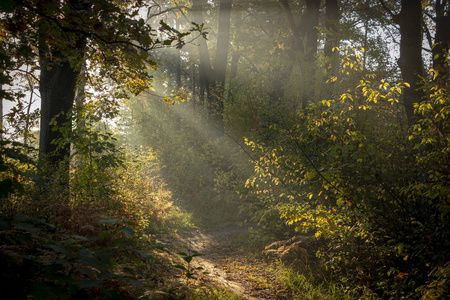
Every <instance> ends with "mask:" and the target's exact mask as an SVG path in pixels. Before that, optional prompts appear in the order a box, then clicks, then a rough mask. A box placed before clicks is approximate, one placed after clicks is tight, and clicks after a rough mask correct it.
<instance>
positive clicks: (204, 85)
mask: <svg viewBox="0 0 450 300" xmlns="http://www.w3.org/2000/svg"><path fill="white" fill-rule="evenodd" d="M205 6H206V1H205V0H193V5H192V15H193V19H194V22H196V23H197V24H199V25H201V24H202V23H203V16H202V14H203V11H204V9H205ZM198 43H199V45H198V54H199V78H200V102H201V103H204V104H206V105H208V103H205V102H208V101H205V99H204V95H205V92H206V93H208V97H209V92H210V91H209V87H211V86H212V85H213V83H214V81H215V74H214V71H213V69H212V66H211V58H210V55H209V51H208V45H207V44H206V40H205V39H204V38H202V37H200V39H199V40H198Z"/></svg>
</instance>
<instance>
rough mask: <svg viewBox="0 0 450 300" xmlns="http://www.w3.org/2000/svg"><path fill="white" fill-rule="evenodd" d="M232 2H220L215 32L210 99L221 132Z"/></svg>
mask: <svg viewBox="0 0 450 300" xmlns="http://www.w3.org/2000/svg"><path fill="white" fill-rule="evenodd" d="M231 5H232V0H220V6H219V28H218V32H217V50H216V57H215V60H214V72H215V75H216V77H215V84H214V93H213V95H211V96H212V99H211V102H212V105H213V110H214V115H215V117H214V119H215V121H216V122H217V125H218V126H219V128H220V129H221V130H223V128H224V124H223V109H224V95H225V78H226V73H227V62H228V51H229V48H230V17H231Z"/></svg>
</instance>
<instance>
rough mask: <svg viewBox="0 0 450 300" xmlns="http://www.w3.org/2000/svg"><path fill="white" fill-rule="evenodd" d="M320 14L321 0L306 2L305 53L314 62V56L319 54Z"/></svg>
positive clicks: (307, 0) (308, 0)
mask: <svg viewBox="0 0 450 300" xmlns="http://www.w3.org/2000/svg"><path fill="white" fill-rule="evenodd" d="M319 12H320V0H306V14H305V15H304V16H303V17H304V18H305V20H304V22H305V23H304V25H305V31H306V43H305V52H306V56H307V59H308V60H310V59H312V60H314V55H315V54H316V53H317V45H318V41H317V35H318V31H317V26H318V25H319Z"/></svg>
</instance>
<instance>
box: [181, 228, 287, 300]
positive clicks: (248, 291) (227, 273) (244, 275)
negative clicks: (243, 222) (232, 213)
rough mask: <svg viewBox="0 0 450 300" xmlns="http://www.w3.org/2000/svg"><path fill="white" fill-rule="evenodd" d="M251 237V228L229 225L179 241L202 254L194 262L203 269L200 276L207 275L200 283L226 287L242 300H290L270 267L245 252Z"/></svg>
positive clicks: (203, 230) (201, 230) (196, 231)
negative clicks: (246, 241)
mask: <svg viewBox="0 0 450 300" xmlns="http://www.w3.org/2000/svg"><path fill="white" fill-rule="evenodd" d="M248 236H249V228H248V227H240V226H238V225H237V224H232V223H229V224H224V225H221V226H217V227H213V228H195V229H193V230H190V231H188V232H186V233H183V234H179V239H178V241H179V242H181V243H183V244H184V245H185V246H187V247H188V248H189V249H192V250H196V251H198V252H199V253H201V254H202V256H197V257H194V258H193V260H192V262H193V266H194V267H202V268H203V270H201V271H199V273H202V272H207V274H200V275H199V276H198V280H199V281H200V282H204V283H205V284H210V283H211V284H213V285H217V286H220V287H223V288H225V289H226V290H228V291H229V292H232V293H233V294H235V295H237V296H239V297H240V298H242V299H249V300H254V299H289V298H290V297H289V295H288V294H287V292H286V290H285V289H284V288H283V287H282V286H280V285H279V284H278V283H277V282H276V281H275V278H276V276H275V274H273V272H270V270H269V269H268V266H267V264H266V263H265V262H264V261H263V260H262V259H258V258H255V257H254V256H253V255H251V254H250V253H249V251H246V250H245V249H243V247H242V241H243V240H245V239H248ZM180 246H181V245H180ZM182 251H185V249H182Z"/></svg>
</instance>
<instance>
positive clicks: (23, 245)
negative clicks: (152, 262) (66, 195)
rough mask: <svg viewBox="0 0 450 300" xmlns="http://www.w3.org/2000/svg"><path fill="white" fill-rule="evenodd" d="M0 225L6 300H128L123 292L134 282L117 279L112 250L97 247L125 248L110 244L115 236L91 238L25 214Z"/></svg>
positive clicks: (107, 233)
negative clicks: (32, 299)
mask: <svg viewBox="0 0 450 300" xmlns="http://www.w3.org/2000/svg"><path fill="white" fill-rule="evenodd" d="M0 224H1V233H2V234H1V240H2V241H1V242H2V249H1V253H0V259H1V262H2V266H3V268H2V272H1V279H2V280H1V284H2V286H3V287H4V289H3V290H4V291H5V292H6V294H5V296H6V295H7V296H8V297H15V298H17V299H21V298H26V297H27V296H33V297H35V298H36V299H56V298H58V299H69V298H70V297H83V298H91V299H92V298H95V297H99V298H100V299H112V298H114V297H115V298H117V299H124V298H125V297H126V295H127V293H126V292H125V290H124V289H123V287H124V286H125V285H127V284H128V282H130V281H132V278H130V277H127V276H120V275H116V274H114V273H113V272H112V270H113V266H114V265H115V263H116V260H115V259H114V258H113V257H114V254H113V252H111V251H110V250H108V247H105V246H102V247H98V245H102V244H105V243H106V245H108V246H109V247H110V249H113V248H114V247H118V246H120V245H123V242H122V241H119V240H118V239H114V238H112V239H111V237H112V232H111V231H109V230H106V231H104V232H103V234H102V235H101V236H97V237H92V238H86V237H83V236H79V235H71V234H69V233H67V232H63V231H61V230H60V229H58V228H57V227H56V226H55V225H52V224H49V223H47V222H45V221H44V220H41V219H37V218H33V217H29V216H26V215H22V214H17V215H15V216H14V217H13V218H8V217H5V216H3V215H2V216H1V217H0ZM111 246H114V247H111ZM115 251H117V250H115Z"/></svg>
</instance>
